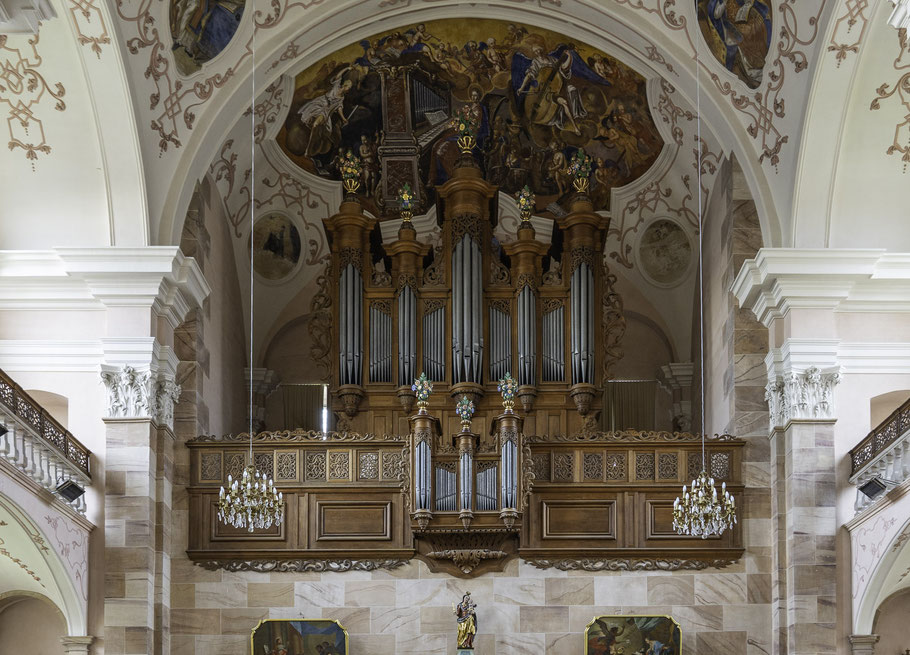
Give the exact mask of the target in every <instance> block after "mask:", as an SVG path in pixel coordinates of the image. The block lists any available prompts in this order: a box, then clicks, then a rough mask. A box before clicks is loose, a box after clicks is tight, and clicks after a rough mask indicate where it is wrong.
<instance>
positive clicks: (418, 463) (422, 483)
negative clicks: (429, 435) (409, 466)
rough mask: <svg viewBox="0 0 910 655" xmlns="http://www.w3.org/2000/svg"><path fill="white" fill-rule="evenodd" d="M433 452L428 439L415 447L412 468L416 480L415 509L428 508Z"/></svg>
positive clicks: (430, 492)
mask: <svg viewBox="0 0 910 655" xmlns="http://www.w3.org/2000/svg"><path fill="white" fill-rule="evenodd" d="M432 459H433V454H432V451H431V450H430V442H429V439H424V440H422V441H420V442H418V444H417V448H415V457H414V468H415V471H416V475H415V477H416V480H417V484H416V486H417V507H416V509H430V497H431V494H432V481H431V476H432V472H431V471H432V466H433V462H432Z"/></svg>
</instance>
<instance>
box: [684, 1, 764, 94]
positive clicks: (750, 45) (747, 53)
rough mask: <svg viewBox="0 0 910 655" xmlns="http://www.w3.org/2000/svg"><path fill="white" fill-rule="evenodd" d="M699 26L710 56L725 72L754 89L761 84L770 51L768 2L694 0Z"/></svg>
mask: <svg viewBox="0 0 910 655" xmlns="http://www.w3.org/2000/svg"><path fill="white" fill-rule="evenodd" d="M695 6H696V8H697V10H698V24H699V25H700V26H701V33H702V36H703V37H704V38H705V41H706V42H707V43H708V47H709V48H710V49H711V53H712V54H713V55H714V57H715V58H716V59H717V61H719V62H720V63H721V65H722V66H723V67H724V68H726V69H727V70H728V71H730V72H731V73H733V74H734V75H736V76H737V77H738V78H739V79H741V80H742V81H743V82H745V83H746V86H748V87H749V88H751V89H754V88H755V87H757V86H758V85H759V84H761V80H762V70H763V69H764V67H765V59H766V58H767V56H768V51H769V50H770V49H771V35H772V34H773V31H772V26H771V3H770V2H768V0H695Z"/></svg>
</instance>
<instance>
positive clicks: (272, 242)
mask: <svg viewBox="0 0 910 655" xmlns="http://www.w3.org/2000/svg"><path fill="white" fill-rule="evenodd" d="M251 245H252V247H253V269H254V270H255V271H256V272H257V273H258V274H259V275H261V276H262V277H264V278H265V279H267V280H280V279H282V278H285V277H287V276H288V275H289V274H290V273H291V272H292V271H293V270H294V268H296V266H297V262H298V261H299V260H300V232H299V231H298V230H297V228H296V227H295V226H294V224H293V223H291V221H290V220H289V219H288V218H287V217H286V216H282V215H281V214H269V215H267V216H263V217H261V218H257V219H256V223H255V228H254V230H253V239H252V244H251Z"/></svg>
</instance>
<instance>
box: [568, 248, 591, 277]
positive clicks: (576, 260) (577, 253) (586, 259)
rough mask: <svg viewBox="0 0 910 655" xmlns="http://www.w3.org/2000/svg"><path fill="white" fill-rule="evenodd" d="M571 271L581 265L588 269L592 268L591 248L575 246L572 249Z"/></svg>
mask: <svg viewBox="0 0 910 655" xmlns="http://www.w3.org/2000/svg"><path fill="white" fill-rule="evenodd" d="M571 257H572V271H573V272H574V271H575V269H576V268H578V267H579V266H581V265H582V264H587V265H588V268H591V269H593V268H594V248H592V247H591V246H577V247H575V248H572V252H571Z"/></svg>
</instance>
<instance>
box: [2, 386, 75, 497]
mask: <svg viewBox="0 0 910 655" xmlns="http://www.w3.org/2000/svg"><path fill="white" fill-rule="evenodd" d="M0 424H2V425H3V426H4V427H5V428H6V430H7V432H6V434H4V435H2V436H0V459H4V460H6V461H7V462H9V463H10V464H12V465H13V466H15V467H16V468H17V469H19V470H20V471H22V472H23V473H25V474H26V475H28V476H29V477H30V478H32V479H33V480H35V481H36V482H38V483H39V484H40V485H41V486H43V487H45V488H46V489H49V490H53V489H55V488H56V487H57V485H59V484H60V483H61V482H63V481H65V480H72V481H74V482H77V483H80V484H81V485H82V486H86V485H88V484H90V483H91V481H92V477H91V471H90V469H89V460H90V458H91V452H90V451H89V450H88V448H86V447H85V446H83V445H82V444H81V443H79V441H78V440H77V439H76V438H75V437H74V436H73V435H72V434H70V432H69V431H68V430H67V429H66V428H64V427H63V426H62V425H60V423H58V422H57V421H56V420H54V418H53V417H51V415H50V414H48V412H47V410H46V409H44V408H43V407H41V405H39V404H38V403H37V402H36V401H35V400H34V399H33V398H32V397H31V396H29V395H28V394H27V393H26V392H25V391H24V390H23V389H22V387H20V386H19V385H18V384H16V383H15V382H14V381H13V380H12V379H11V378H10V377H9V376H8V375H7V374H6V373H4V372H3V371H2V370H0ZM72 505H73V507H75V508H76V509H77V510H79V511H80V512H84V511H85V500H84V497H79V498H78V499H76V500H75V501H73V503H72Z"/></svg>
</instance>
